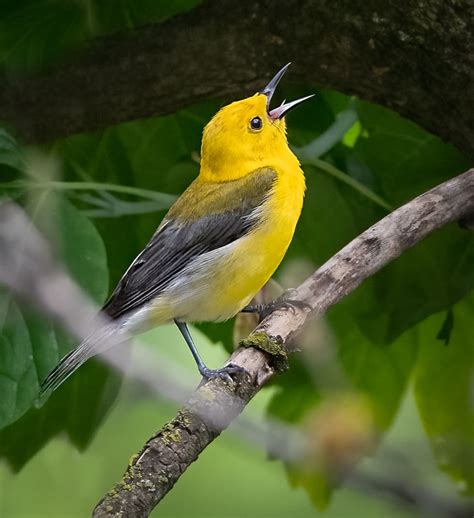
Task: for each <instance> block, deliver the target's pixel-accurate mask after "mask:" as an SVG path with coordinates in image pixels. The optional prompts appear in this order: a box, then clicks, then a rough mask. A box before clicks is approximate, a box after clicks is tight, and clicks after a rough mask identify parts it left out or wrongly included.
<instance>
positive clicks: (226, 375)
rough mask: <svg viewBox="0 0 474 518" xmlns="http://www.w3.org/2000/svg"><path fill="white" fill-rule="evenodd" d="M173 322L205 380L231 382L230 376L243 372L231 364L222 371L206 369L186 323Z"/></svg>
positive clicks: (243, 370)
mask: <svg viewBox="0 0 474 518" xmlns="http://www.w3.org/2000/svg"><path fill="white" fill-rule="evenodd" d="M174 322H175V324H176V325H177V326H178V329H179V330H180V331H181V334H182V335H183V338H184V340H185V342H186V343H187V345H188V347H189V350H190V351H191V354H192V355H193V358H194V361H195V362H196V365H197V367H198V369H199V372H200V373H201V375H202V376H204V377H205V378H206V379H211V378H222V379H227V380H229V379H230V380H232V377H231V374H236V373H242V372H245V369H243V368H242V367H238V366H237V365H232V363H230V364H229V365H226V366H225V367H222V369H209V368H208V367H206V365H205V363H204V362H203V361H202V358H201V356H200V355H199V352H198V350H197V348H196V346H195V344H194V341H193V338H192V336H191V333H190V332H189V329H188V326H187V325H186V323H185V322H180V321H179V320H175V321H174Z"/></svg>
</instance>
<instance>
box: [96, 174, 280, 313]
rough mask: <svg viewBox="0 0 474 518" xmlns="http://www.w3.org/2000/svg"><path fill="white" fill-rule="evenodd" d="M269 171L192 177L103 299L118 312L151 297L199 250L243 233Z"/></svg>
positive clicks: (268, 182) (268, 183)
mask: <svg viewBox="0 0 474 518" xmlns="http://www.w3.org/2000/svg"><path fill="white" fill-rule="evenodd" d="M275 177H276V175H275V172H274V171H273V170H272V169H268V168H265V169H259V170H258V171H255V172H254V173H251V174H249V175H247V176H246V177H245V178H242V179H240V180H236V181H231V182H225V183H218V184H217V183H203V182H200V181H199V180H196V181H195V182H194V183H193V184H191V185H190V187H189V188H188V189H187V190H186V191H185V192H184V193H183V195H182V196H181V197H180V198H179V199H178V201H177V202H176V203H175V204H174V205H173V207H171V209H170V211H169V212H168V214H167V215H166V217H165V219H164V220H163V222H162V224H161V225H160V226H159V228H158V230H157V231H156V233H155V234H154V235H153V237H152V238H151V240H150V242H149V243H148V245H147V246H146V247H145V249H144V250H143V252H141V254H140V255H139V256H138V257H137V258H136V259H135V261H134V262H133V263H132V264H131V266H130V268H129V269H128V270H127V272H126V273H125V275H124V276H123V277H122V279H121V280H120V282H119V284H118V285H117V287H116V288H115V290H114V292H113V294H112V296H111V297H110V299H109V300H108V301H107V303H106V304H105V306H104V308H103V311H104V312H105V313H106V314H108V315H109V316H110V317H112V318H118V317H120V316H122V315H123V314H125V313H127V312H128V311H131V310H133V309H136V308H139V307H140V306H142V305H143V304H145V303H146V302H148V301H149V300H151V299H153V298H155V297H156V296H157V295H159V293H160V292H161V291H163V289H165V288H166V287H167V286H169V284H170V283H171V282H172V281H173V280H174V279H176V278H177V277H178V276H179V275H180V273H181V272H182V271H183V269H184V268H186V266H187V265H189V264H190V262H191V261H193V260H194V259H196V258H197V257H199V256H200V255H202V254H205V253H207V252H210V251H212V250H216V249H218V248H221V247H223V246H226V245H228V244H230V243H232V242H233V241H236V240H237V239H239V238H241V237H242V236H244V235H246V234H247V233H248V232H249V231H250V230H251V229H252V228H253V227H254V225H255V224H256V222H257V217H252V216H253V215H256V214H257V212H256V209H258V208H259V207H260V206H261V205H262V204H263V203H264V202H265V200H266V199H267V197H268V196H269V195H270V193H271V190H272V186H273V182H274V180H275Z"/></svg>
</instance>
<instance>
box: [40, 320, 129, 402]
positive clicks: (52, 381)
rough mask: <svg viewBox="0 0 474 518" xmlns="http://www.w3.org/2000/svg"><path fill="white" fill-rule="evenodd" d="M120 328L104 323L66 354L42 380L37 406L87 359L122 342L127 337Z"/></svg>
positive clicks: (118, 325)
mask: <svg viewBox="0 0 474 518" xmlns="http://www.w3.org/2000/svg"><path fill="white" fill-rule="evenodd" d="M122 329H123V328H122V326H120V324H117V323H110V324H106V325H104V326H103V327H101V328H100V329H98V330H96V331H95V332H94V333H92V334H91V335H90V336H89V337H88V338H86V339H85V340H84V341H83V342H81V343H80V344H79V345H78V347H76V348H75V349H74V350H72V351H71V352H70V353H69V354H67V355H66V356H65V357H64V358H63V359H62V360H61V361H60V362H59V364H58V365H57V366H56V367H55V368H54V369H53V370H52V371H51V372H50V373H49V374H48V377H47V378H46V379H45V380H44V381H43V383H42V385H41V389H40V393H39V396H38V399H37V402H36V403H37V406H41V405H42V404H43V403H44V401H45V400H46V398H47V397H48V395H49V394H50V393H51V392H53V391H54V390H56V389H57V388H58V387H59V386H60V385H61V384H62V383H64V381H66V380H67V378H69V376H71V374H73V373H74V372H75V371H76V370H77V369H78V368H79V367H80V366H81V365H83V364H84V363H85V362H86V361H87V360H89V359H90V358H92V357H93V356H95V355H97V354H99V353H101V352H103V351H105V350H106V349H109V348H110V347H111V346H112V345H117V344H118V343H122V342H124V341H125V340H126V339H127V334H126V333H125V332H123V330H122Z"/></svg>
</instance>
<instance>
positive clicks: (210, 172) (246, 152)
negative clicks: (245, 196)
mask: <svg viewBox="0 0 474 518" xmlns="http://www.w3.org/2000/svg"><path fill="white" fill-rule="evenodd" d="M288 66H289V64H288V65H286V66H285V67H283V69H282V70H280V71H279V72H278V74H277V75H276V76H275V77H274V78H273V79H272V81H270V83H269V84H268V86H267V87H265V89H264V90H262V92H260V93H257V94H255V95H254V96H252V97H248V98H247V99H243V100H241V101H237V102H234V103H232V104H229V105H227V106H225V107H224V108H222V109H221V110H220V111H219V112H218V113H217V114H216V115H215V116H214V117H213V118H212V119H211V121H210V122H209V123H208V124H207V126H206V127H205V128H204V133H203V138H202V146H201V172H200V178H201V179H202V180H206V181H214V182H225V181H230V180H236V179H238V178H242V177H243V176H246V175H247V174H249V173H252V172H253V171H255V170H256V169H260V168H262V167H271V168H273V169H276V170H281V169H282V168H285V167H288V165H296V166H298V165H299V164H298V160H297V158H296V157H295V155H294V154H293V153H292V151H291V150H290V148H289V146H288V141H287V138H286V123H285V119H284V116H285V114H286V113H287V112H288V111H289V110H290V109H291V108H293V107H294V106H296V105H297V104H300V103H301V102H303V101H304V100H306V99H309V97H312V96H309V97H305V98H303V99H298V100H297V101H293V102H290V103H283V104H282V105H281V106H280V107H278V108H275V109H273V110H270V109H269V105H270V101H271V98H272V95H273V92H274V91H275V88H276V85H277V84H278V81H279V80H280V79H281V77H282V76H283V74H284V72H285V71H286V69H287V68H288Z"/></svg>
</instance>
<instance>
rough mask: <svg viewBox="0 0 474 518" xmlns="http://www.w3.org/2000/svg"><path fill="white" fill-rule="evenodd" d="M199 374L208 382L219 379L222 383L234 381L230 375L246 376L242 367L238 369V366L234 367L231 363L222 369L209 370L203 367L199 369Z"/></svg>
mask: <svg viewBox="0 0 474 518" xmlns="http://www.w3.org/2000/svg"><path fill="white" fill-rule="evenodd" d="M199 372H200V373H201V374H202V376H203V377H204V378H206V379H208V380H210V379H215V378H220V379H222V380H224V381H234V379H233V377H232V374H240V375H243V374H247V375H248V372H247V371H246V370H245V369H244V368H243V367H239V366H238V365H234V364H232V363H229V365H226V366H225V367H222V369H209V368H208V367H206V366H204V365H203V366H202V367H200V368H199Z"/></svg>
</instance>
